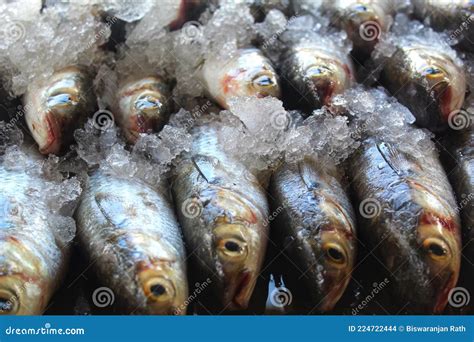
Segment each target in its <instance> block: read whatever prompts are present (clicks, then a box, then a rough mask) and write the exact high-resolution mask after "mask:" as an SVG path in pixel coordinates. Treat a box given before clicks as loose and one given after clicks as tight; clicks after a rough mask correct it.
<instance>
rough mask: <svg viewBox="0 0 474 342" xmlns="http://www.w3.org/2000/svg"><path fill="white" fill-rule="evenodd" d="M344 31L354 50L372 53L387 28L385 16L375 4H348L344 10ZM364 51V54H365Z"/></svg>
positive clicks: (361, 2)
mask: <svg viewBox="0 0 474 342" xmlns="http://www.w3.org/2000/svg"><path fill="white" fill-rule="evenodd" d="M344 21H345V23H346V24H345V30H346V32H347V34H348V36H349V37H350V39H351V40H352V42H353V44H354V48H357V49H360V50H362V49H367V51H369V52H370V51H372V50H373V48H374V46H375V45H376V44H377V42H378V41H379V38H380V35H381V33H382V32H385V31H386V30H387V28H388V26H389V23H388V19H387V16H386V14H385V12H384V10H383V8H382V7H381V6H378V5H377V3H376V2H373V1H372V2H368V1H356V2H348V3H347V6H346V8H345V15H344ZM367 51H365V52H367Z"/></svg>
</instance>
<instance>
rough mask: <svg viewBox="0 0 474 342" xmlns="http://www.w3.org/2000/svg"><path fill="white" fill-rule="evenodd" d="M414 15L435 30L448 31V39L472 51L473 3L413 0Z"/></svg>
mask: <svg viewBox="0 0 474 342" xmlns="http://www.w3.org/2000/svg"><path fill="white" fill-rule="evenodd" d="M412 3H413V14H414V16H415V17H416V18H417V19H419V20H422V21H423V22H425V23H426V24H428V25H430V26H431V27H432V28H433V29H435V30H436V31H445V30H448V31H449V39H450V40H451V41H453V42H455V41H459V44H458V46H459V47H460V48H461V49H464V50H466V51H470V52H474V45H473V42H474V30H473V29H472V22H473V21H474V17H473V14H474V5H473V2H472V1H469V0H435V1H433V0H413V1H412Z"/></svg>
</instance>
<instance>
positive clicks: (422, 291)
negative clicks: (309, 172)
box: [350, 138, 461, 313]
mask: <svg viewBox="0 0 474 342" xmlns="http://www.w3.org/2000/svg"><path fill="white" fill-rule="evenodd" d="M350 171H351V172H352V184H353V190H354V193H355V196H356V198H357V200H358V202H359V203H360V206H359V211H360V214H361V222H360V223H361V224H360V225H359V232H360V235H361V236H363V238H365V239H366V240H367V241H368V242H369V243H370V245H369V246H371V248H373V249H376V254H377V255H378V257H379V258H380V260H381V261H382V262H383V263H384V266H385V268H386V269H387V270H388V271H389V272H390V273H391V275H392V279H391V281H393V285H392V284H391V288H393V289H394V291H395V295H396V296H397V298H398V299H399V300H400V303H401V304H402V305H403V304H407V303H409V307H410V308H413V310H414V311H416V312H424V313H427V312H435V313H441V312H442V311H443V309H444V308H445V306H446V304H447V302H448V296H449V292H450V290H451V289H452V288H453V287H454V286H455V285H456V283H457V280H458V276H459V268H460V262H461V237H460V223H459V217H458V215H457V211H456V202H455V199H454V196H453V193H452V189H451V186H450V184H449V183H448V180H447V177H446V175H445V173H444V171H443V169H442V167H441V165H440V163H439V160H438V157H437V155H436V152H435V151H434V150H428V151H425V152H424V156H423V157H422V158H420V157H419V156H415V155H413V154H411V153H408V152H404V151H401V150H400V149H399V148H398V147H397V146H396V145H394V144H392V143H387V142H384V141H380V140H378V139H376V138H368V139H366V140H365V141H364V142H363V144H362V146H361V148H360V150H359V151H358V152H357V153H356V154H355V155H354V157H353V158H352V160H351V167H350Z"/></svg>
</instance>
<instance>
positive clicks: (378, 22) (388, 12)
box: [294, 0, 397, 60]
mask: <svg viewBox="0 0 474 342" xmlns="http://www.w3.org/2000/svg"><path fill="white" fill-rule="evenodd" d="M294 3H295V4H296V5H294V11H295V13H296V15H298V14H301V13H305V12H308V11H309V13H310V14H313V15H314V14H316V15H319V16H320V15H323V16H326V17H328V18H329V19H330V22H331V24H332V25H333V26H335V27H337V28H339V29H341V30H344V31H345V32H346V33H347V36H348V38H349V39H350V41H352V44H353V50H352V54H353V55H354V56H356V57H357V59H361V60H365V59H367V58H368V57H370V54H371V53H372V51H373V50H374V47H375V45H376V44H377V43H378V42H379V39H380V36H381V34H382V33H384V32H387V31H388V30H389V29H390V26H391V24H392V21H393V18H392V16H393V14H394V12H395V9H396V7H397V5H396V4H395V3H393V2H391V1H387V0H335V1H323V2H322V3H321V4H316V3H314V2H313V1H312V0H304V1H302V2H301V3H299V2H296V1H295V2H294Z"/></svg>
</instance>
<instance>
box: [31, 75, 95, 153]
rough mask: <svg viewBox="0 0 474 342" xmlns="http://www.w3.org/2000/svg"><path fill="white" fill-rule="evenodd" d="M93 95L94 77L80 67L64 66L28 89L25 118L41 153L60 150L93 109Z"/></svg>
mask: <svg viewBox="0 0 474 342" xmlns="http://www.w3.org/2000/svg"><path fill="white" fill-rule="evenodd" d="M91 94H92V78H91V76H90V75H89V74H88V73H87V72H86V71H85V70H84V69H82V68H80V67H68V68H65V69H62V70H60V71H58V72H56V73H54V74H53V75H52V76H51V78H50V79H49V80H48V81H47V83H46V84H45V85H43V86H39V87H36V86H33V87H32V88H31V89H29V90H28V93H27V95H26V104H25V111H26V116H25V119H26V122H27V124H28V127H29V129H30V132H31V134H32V136H33V138H34V139H35V141H36V142H37V143H38V145H39V148H40V152H41V153H43V154H49V153H59V152H60V150H61V148H62V147H63V143H64V139H67V138H66V137H67V135H68V132H70V131H71V130H72V129H74V128H75V127H77V125H78V124H80V122H81V120H80V119H81V118H85V117H86V116H87V113H88V112H91V111H92V109H93V106H94V104H93V103H94V98H93V95H91ZM82 121H83V120H82Z"/></svg>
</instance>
